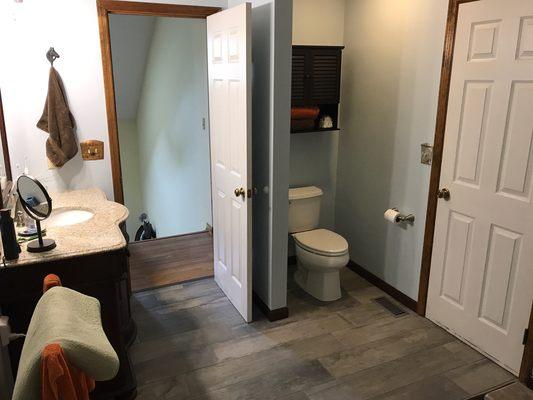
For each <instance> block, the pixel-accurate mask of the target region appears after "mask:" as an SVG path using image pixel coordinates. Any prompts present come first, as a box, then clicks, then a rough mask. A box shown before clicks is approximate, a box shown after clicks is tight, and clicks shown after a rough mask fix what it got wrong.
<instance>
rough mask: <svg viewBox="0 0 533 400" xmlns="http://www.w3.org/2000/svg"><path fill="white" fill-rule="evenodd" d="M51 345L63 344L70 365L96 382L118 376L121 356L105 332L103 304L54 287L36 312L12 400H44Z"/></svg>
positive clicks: (43, 297)
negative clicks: (44, 362) (44, 357)
mask: <svg viewBox="0 0 533 400" xmlns="http://www.w3.org/2000/svg"><path fill="white" fill-rule="evenodd" d="M50 343H59V344H60V345H61V347H62V349H63V351H64V352H65V355H66V357H67V360H68V362H69V363H70V364H72V365H74V366H75V367H77V368H78V369H80V370H82V371H83V372H85V373H86V374H87V375H88V376H90V377H91V378H93V379H94V380H96V381H105V380H109V379H112V378H113V377H114V376H115V375H116V374H117V372H118V369H119V360H118V356H117V354H116V353H115V350H113V347H111V344H110V343H109V340H107V337H106V335H105V333H104V330H103V329H102V321H101V318H100V302H99V301H98V300H97V299H95V298H94V297H89V296H85V295H83V294H81V293H78V292H76V291H74V290H71V289H68V288H65V287H60V286H57V287H53V288H51V289H49V290H48V291H47V292H46V293H45V294H43V296H42V297H41V299H40V300H39V302H38V303H37V306H36V307H35V311H34V312H33V316H32V319H31V322H30V326H29V328H28V333H27V335H26V340H25V342H24V347H23V349H22V355H21V358H20V363H19V368H18V372H17V379H16V381H15V390H14V393H13V398H12V400H34V399H35V400H39V399H40V398H41V353H42V351H43V349H44V348H45V347H46V345H48V344H50Z"/></svg>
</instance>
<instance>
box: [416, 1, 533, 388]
mask: <svg viewBox="0 0 533 400" xmlns="http://www.w3.org/2000/svg"><path fill="white" fill-rule="evenodd" d="M474 1H481V0H450V2H449V5H448V17H447V21H446V33H445V38H444V50H443V56H442V68H441V77H440V88H439V98H438V108H437V122H436V127H435V138H434V141H433V162H432V165H431V175H430V180H429V193H428V201H427V210H426V226H425V231H424V244H423V249H422V265H421V269H420V284H419V289H418V302H417V309H416V311H417V313H418V314H419V315H421V316H425V315H426V308H427V298H428V289H429V275H430V271H431V256H432V252H433V238H434V234H435V218H436V215H437V204H438V198H437V191H438V190H439V183H440V175H441V166H442V151H443V147H444V135H445V131H446V118H447V114H448V99H449V92H450V82H451V76H452V64H453V51H454V48H455V33H456V29H457V18H458V14H459V6H460V5H461V4H464V3H471V2H474ZM525 339H526V343H525V347H524V354H523V356H522V364H521V367H520V375H519V379H520V381H521V382H523V383H525V384H526V385H527V386H529V387H533V379H532V378H531V372H532V370H533V305H532V309H531V314H530V318H529V336H528V338H525ZM528 371H529V372H528Z"/></svg>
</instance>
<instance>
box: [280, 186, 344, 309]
mask: <svg viewBox="0 0 533 400" xmlns="http://www.w3.org/2000/svg"><path fill="white" fill-rule="evenodd" d="M322 195H323V192H322V190H321V189H320V188H318V187H316V186H306V187H298V188H292V189H289V233H290V234H291V235H292V237H293V239H294V244H295V247H296V258H297V260H298V269H297V271H296V272H295V274H294V280H295V281H296V283H297V284H298V285H299V286H300V287H301V288H302V289H303V290H305V291H306V292H307V293H309V294H310V295H311V296H313V297H315V298H317V299H318V300H322V301H333V300H337V299H340V298H341V286H340V274H339V271H340V269H341V268H342V267H344V266H346V264H348V261H349V260H350V255H349V253H348V242H347V241H346V239H344V238H343V237H342V236H341V235H339V234H337V233H335V232H332V231H330V230H328V229H318V220H319V217H320V203H321V199H322Z"/></svg>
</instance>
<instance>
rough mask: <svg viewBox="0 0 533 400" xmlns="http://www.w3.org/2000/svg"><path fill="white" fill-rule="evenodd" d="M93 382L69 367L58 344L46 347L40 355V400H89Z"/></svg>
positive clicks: (74, 368) (72, 367)
mask: <svg viewBox="0 0 533 400" xmlns="http://www.w3.org/2000/svg"><path fill="white" fill-rule="evenodd" d="M94 386H95V382H94V380H93V379H91V378H89V377H88V376H87V375H86V374H85V373H83V372H82V371H80V370H78V369H77V368H76V367H74V366H72V365H69V364H68V361H67V359H66V358H65V353H63V349H62V348H61V346H60V345H59V344H58V343H51V344H49V345H47V346H46V347H45V348H44V350H43V352H42V354H41V399H42V400H89V393H90V392H91V391H93V390H94Z"/></svg>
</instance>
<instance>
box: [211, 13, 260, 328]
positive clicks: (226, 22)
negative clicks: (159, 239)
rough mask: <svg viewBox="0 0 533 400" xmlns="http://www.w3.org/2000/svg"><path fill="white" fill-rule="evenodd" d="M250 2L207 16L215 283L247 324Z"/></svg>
mask: <svg viewBox="0 0 533 400" xmlns="http://www.w3.org/2000/svg"><path fill="white" fill-rule="evenodd" d="M250 10H251V7H250V4H249V3H244V4H241V5H239V6H236V7H233V8H230V9H228V10H225V11H221V12H219V13H217V14H214V15H211V16H209V17H207V41H208V44H207V57H208V79H209V123H210V132H211V170H212V174H211V176H212V178H211V179H212V198H213V234H214V263H215V268H214V269H215V281H216V282H217V284H218V285H219V286H220V288H221V289H222V290H223V291H224V293H225V294H226V296H228V298H229V299H230V301H231V302H232V303H233V305H234V306H235V308H236V309H237V310H238V311H239V312H240V313H241V315H242V316H243V318H244V319H245V320H246V321H248V322H249V321H251V320H252V206H251V198H250V196H249V193H251V191H250V189H251V187H252V182H251V180H252V169H251V165H252V163H251V154H252V153H251V150H252V147H251V145H252V143H251V140H252V135H251V133H252V130H251V122H252V114H251V111H252V107H251V106H252V103H251V102H252V97H251V94H252V90H251V25H250V23H251V20H250V16H251V11H250Z"/></svg>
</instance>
